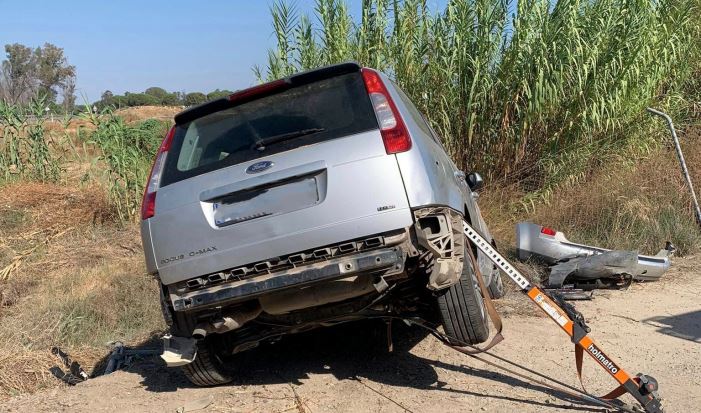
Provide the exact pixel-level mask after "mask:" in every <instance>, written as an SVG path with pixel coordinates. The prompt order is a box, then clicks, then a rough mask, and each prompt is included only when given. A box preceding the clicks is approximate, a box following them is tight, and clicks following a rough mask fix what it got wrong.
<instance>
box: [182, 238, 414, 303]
mask: <svg viewBox="0 0 701 413" xmlns="http://www.w3.org/2000/svg"><path fill="white" fill-rule="evenodd" d="M402 271H404V252H403V251H402V249H401V248H400V247H398V246H395V247H391V248H382V249H377V250H373V251H369V252H365V253H360V254H356V255H351V256H345V257H340V258H336V259H331V260H328V261H324V262H321V263H318V264H312V265H309V266H305V267H300V268H296V269H292V270H288V271H280V272H278V273H271V274H267V275H262V276H257V277H253V278H249V279H244V280H241V281H236V282H229V283H226V284H223V285H217V286H213V287H210V288H203V289H199V290H196V291H191V292H185V293H182V294H178V293H177V292H176V291H171V292H170V294H171V300H172V302H173V309H174V310H175V311H191V310H198V309H203V308H209V307H214V306H221V305H225V304H226V305H228V304H233V303H237V302H241V301H246V300H249V299H252V298H256V297H259V296H261V295H263V294H269V293H272V292H276V291H281V290H285V289H288V288H294V287H303V286H306V285H310V284H314V283H318V282H323V281H331V280H335V279H339V278H344V277H350V276H353V275H357V274H364V273H380V274H382V275H389V274H395V273H400V272H402Z"/></svg>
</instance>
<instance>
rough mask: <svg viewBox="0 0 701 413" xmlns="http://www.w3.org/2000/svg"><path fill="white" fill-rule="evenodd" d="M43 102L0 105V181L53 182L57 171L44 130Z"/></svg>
mask: <svg viewBox="0 0 701 413" xmlns="http://www.w3.org/2000/svg"><path fill="white" fill-rule="evenodd" d="M45 103H46V99H43V98H36V99H33V100H32V101H31V102H30V103H29V104H28V105H27V106H20V105H11V104H9V103H6V102H3V101H0V180H4V181H9V180H12V179H22V178H23V179H31V180H36V181H42V182H55V181H57V180H58V179H59V177H60V173H61V168H60V163H59V159H58V156H56V154H55V153H54V151H52V149H51V141H50V136H49V134H48V133H47V132H46V130H45V128H44V122H45V119H44V108H45Z"/></svg>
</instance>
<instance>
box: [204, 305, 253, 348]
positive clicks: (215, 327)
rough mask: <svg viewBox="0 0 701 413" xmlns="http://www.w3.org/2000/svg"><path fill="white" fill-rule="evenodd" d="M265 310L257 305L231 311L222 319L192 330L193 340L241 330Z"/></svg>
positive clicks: (205, 323)
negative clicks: (213, 334)
mask: <svg viewBox="0 0 701 413" xmlns="http://www.w3.org/2000/svg"><path fill="white" fill-rule="evenodd" d="M262 312H263V309H262V308H261V307H260V305H258V304H256V305H255V306H254V307H249V308H246V307H242V308H239V309H238V311H231V312H229V313H227V314H225V315H223V316H222V317H221V318H218V319H215V320H213V321H211V322H203V323H198V324H197V325H196V326H195V329H194V330H192V338H194V339H195V340H198V341H199V340H204V338H205V337H207V335H208V334H212V333H216V334H223V333H227V332H229V331H232V330H236V329H237V328H240V327H241V326H243V325H244V324H246V323H247V322H249V321H251V320H253V319H254V318H256V317H258V316H259V315H260V313H262Z"/></svg>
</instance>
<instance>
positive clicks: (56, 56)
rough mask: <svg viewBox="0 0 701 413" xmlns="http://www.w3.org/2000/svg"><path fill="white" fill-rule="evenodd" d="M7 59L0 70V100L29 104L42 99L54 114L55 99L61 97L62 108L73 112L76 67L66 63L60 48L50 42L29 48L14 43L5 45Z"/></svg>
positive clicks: (55, 107) (57, 107)
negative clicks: (38, 98) (60, 95)
mask: <svg viewBox="0 0 701 413" xmlns="http://www.w3.org/2000/svg"><path fill="white" fill-rule="evenodd" d="M5 55H6V60H4V61H3V62H2V64H1V68H2V70H0V100H2V101H5V102H6V103H11V104H28V103H29V102H30V101H31V100H32V99H36V98H37V97H40V96H43V97H44V99H45V102H44V103H46V104H47V105H48V106H50V107H51V109H53V110H54V111H57V110H58V109H59V106H58V105H57V104H56V97H57V96H58V94H59V91H60V92H61V94H62V95H63V102H62V103H61V107H60V108H61V109H63V110H64V111H72V110H73V105H74V103H75V95H74V93H75V66H71V65H69V64H68V60H67V59H66V57H65V56H64V55H63V48H61V47H57V46H55V45H53V44H51V43H45V44H44V45H43V46H40V47H37V48H36V49H32V48H30V47H27V46H25V45H22V44H19V43H14V44H7V45H5Z"/></svg>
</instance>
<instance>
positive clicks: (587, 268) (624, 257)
mask: <svg viewBox="0 0 701 413" xmlns="http://www.w3.org/2000/svg"><path fill="white" fill-rule="evenodd" d="M637 265H638V252H637V251H608V252H604V253H601V254H597V255H590V256H588V257H579V258H573V259H570V260H569V261H565V262H561V263H558V264H555V265H554V266H552V267H551V268H550V277H549V278H548V284H549V285H550V287H551V288H562V286H563V284H564V282H565V279H567V277H568V276H571V277H572V278H575V279H578V280H592V281H593V280H597V279H600V278H614V277H616V276H624V277H623V278H625V279H630V280H632V279H633V274H634V273H635V270H636V267H637Z"/></svg>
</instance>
